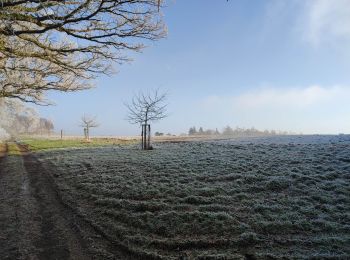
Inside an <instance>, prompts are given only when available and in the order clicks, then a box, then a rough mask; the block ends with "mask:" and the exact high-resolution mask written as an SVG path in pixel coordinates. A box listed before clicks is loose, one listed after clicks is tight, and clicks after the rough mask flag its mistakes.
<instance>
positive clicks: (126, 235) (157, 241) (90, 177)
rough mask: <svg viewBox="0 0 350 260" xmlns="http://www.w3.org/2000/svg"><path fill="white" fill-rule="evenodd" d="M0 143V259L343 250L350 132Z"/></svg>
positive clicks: (262, 255)
mask: <svg viewBox="0 0 350 260" xmlns="http://www.w3.org/2000/svg"><path fill="white" fill-rule="evenodd" d="M1 147H2V148H1V151H0V153H1V154H2V156H1V159H0V185H1V189H0V198H1V200H0V212H1V213H3V214H2V215H0V218H1V219H0V223H1V224H0V228H1V230H2V231H3V232H2V233H1V235H0V254H1V255H2V257H3V258H5V259H13V258H19V259H21V258H23V259H24V258H25V257H28V256H29V257H32V258H34V259H35V258H38V259H66V258H71V259H90V258H92V259H270V258H275V259H280V258H283V257H284V258H298V259H302V258H307V259H310V258H315V259H319V258H327V259H329V258H334V259H348V258H349V257H350V185H349V184H350V136H347V135H342V136H282V137H278V136H275V137H266V138H264V137H259V138H253V137H250V138H236V139H227V140H207V141H203V140H201V141H188V142H180V141H174V140H173V141H171V142H157V143H155V144H154V147H155V149H154V150H152V151H142V150H140V149H139V147H138V145H137V144H128V145H120V144H114V145H113V144H111V145H107V146H103V147H90V148H89V147H83V148H79V149H71V148H64V149H62V148H61V149H51V150H44V151H40V150H38V151H37V152H31V151H30V148H31V146H28V145H27V144H23V143H9V144H7V145H5V144H3V145H2V146H1ZM9 147H10V148H9ZM11 147H12V148H11ZM14 147H17V152H12V153H10V154H8V153H6V150H7V151H8V152H9V149H11V150H14V149H15V148H14ZM6 154H7V155H6Z"/></svg>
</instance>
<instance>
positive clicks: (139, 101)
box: [125, 90, 167, 150]
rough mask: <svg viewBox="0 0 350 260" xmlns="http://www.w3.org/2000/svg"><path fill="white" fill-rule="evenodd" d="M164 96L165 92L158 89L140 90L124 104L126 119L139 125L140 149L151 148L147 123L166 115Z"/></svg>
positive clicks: (165, 95) (149, 128)
mask: <svg viewBox="0 0 350 260" xmlns="http://www.w3.org/2000/svg"><path fill="white" fill-rule="evenodd" d="M166 98H167V94H166V93H160V92H159V90H155V91H151V92H148V93H143V92H140V93H139V94H137V95H135V96H134V97H133V98H132V100H131V102H130V103H127V104H125V106H126V107H127V109H128V116H127V120H128V121H129V122H130V123H132V124H139V125H141V128H142V130H141V137H142V138H141V139H142V149H144V150H150V149H152V146H151V125H150V124H149V123H150V122H155V121H159V120H161V119H163V118H165V117H167V114H166V107H167V104H166V103H165V101H166Z"/></svg>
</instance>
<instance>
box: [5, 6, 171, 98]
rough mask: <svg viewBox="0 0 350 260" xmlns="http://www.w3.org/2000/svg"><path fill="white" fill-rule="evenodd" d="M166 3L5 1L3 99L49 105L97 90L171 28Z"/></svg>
mask: <svg viewBox="0 0 350 260" xmlns="http://www.w3.org/2000/svg"><path fill="white" fill-rule="evenodd" d="M162 2H163V1H161V0H119V1H115V0H75V1H59V0H27V1H22V0H13V1H12V0H0V97H10V98H18V99H21V100H23V101H28V102H34V103H39V104H40V103H41V104H42V103H45V102H46V101H45V99H44V98H43V96H44V94H45V92H46V91H48V90H58V91H65V92H68V91H77V90H82V89H86V88H90V87H91V86H92V84H91V80H92V79H94V78H95V77H97V76H98V75H99V74H107V75H110V74H111V73H112V72H113V70H112V63H113V62H117V63H118V64H122V63H124V62H125V61H128V60H129V58H128V57H127V55H125V54H127V53H128V52H129V51H140V50H142V48H143V47H144V42H145V40H151V41H154V40H158V39H160V38H162V37H164V36H165V34H166V29H165V26H164V23H163V21H162V15H161V13H160V12H159V10H158V9H159V6H161V4H162Z"/></svg>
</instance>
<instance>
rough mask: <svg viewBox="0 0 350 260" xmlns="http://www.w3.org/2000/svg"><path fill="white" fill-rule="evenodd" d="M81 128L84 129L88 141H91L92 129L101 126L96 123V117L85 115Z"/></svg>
mask: <svg viewBox="0 0 350 260" xmlns="http://www.w3.org/2000/svg"><path fill="white" fill-rule="evenodd" d="M81 122H82V123H81V125H80V126H81V127H84V136H85V139H86V140H87V141H90V128H92V127H98V126H99V124H98V123H97V121H96V117H91V116H87V115H83V116H82V117H81Z"/></svg>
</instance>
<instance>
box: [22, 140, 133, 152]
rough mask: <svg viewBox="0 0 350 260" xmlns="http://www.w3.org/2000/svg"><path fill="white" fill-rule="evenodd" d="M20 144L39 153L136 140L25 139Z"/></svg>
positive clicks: (131, 142)
mask: <svg viewBox="0 0 350 260" xmlns="http://www.w3.org/2000/svg"><path fill="white" fill-rule="evenodd" d="M22 142H23V143H24V144H27V145H28V147H29V149H30V150H31V151H41V150H50V149H61V148H89V147H98V146H110V145H122V144H133V143H135V142H136V140H123V139H114V138H92V139H91V140H90V141H89V142H87V141H85V140H84V139H63V140H60V139H42V138H41V139H40V138H26V139H23V140H22Z"/></svg>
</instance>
